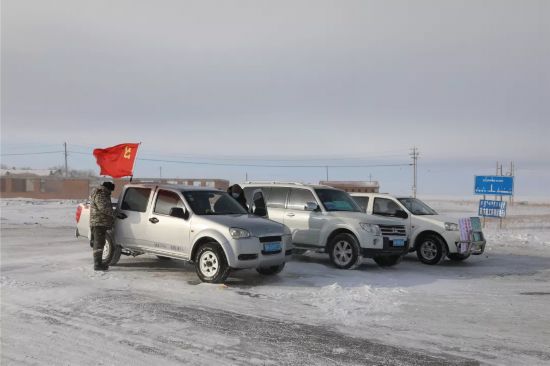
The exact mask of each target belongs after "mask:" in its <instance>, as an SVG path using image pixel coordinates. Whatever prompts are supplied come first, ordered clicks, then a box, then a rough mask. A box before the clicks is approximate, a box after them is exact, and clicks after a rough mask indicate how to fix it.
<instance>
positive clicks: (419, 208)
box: [398, 198, 437, 215]
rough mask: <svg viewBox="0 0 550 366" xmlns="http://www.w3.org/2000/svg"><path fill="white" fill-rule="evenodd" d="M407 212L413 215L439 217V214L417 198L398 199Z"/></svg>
mask: <svg viewBox="0 0 550 366" xmlns="http://www.w3.org/2000/svg"><path fill="white" fill-rule="evenodd" d="M398 200H399V202H401V203H402V204H403V205H404V206H405V207H406V208H407V210H409V211H410V212H411V213H412V214H413V215H437V212H435V210H434V209H433V208H431V207H430V206H428V205H427V204H425V203H424V202H422V201H420V200H419V199H416V198H398Z"/></svg>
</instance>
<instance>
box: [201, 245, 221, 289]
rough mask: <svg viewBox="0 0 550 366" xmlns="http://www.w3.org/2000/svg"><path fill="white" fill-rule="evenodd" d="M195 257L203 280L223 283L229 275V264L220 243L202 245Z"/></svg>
mask: <svg viewBox="0 0 550 366" xmlns="http://www.w3.org/2000/svg"><path fill="white" fill-rule="evenodd" d="M195 258H196V259H195V270H196V271H197V276H199V278H200V280H201V281H203V282H208V283H222V282H223V281H225V279H226V278H227V276H228V275H229V265H228V264H227V260H226V259H225V254H224V253H223V250H222V248H221V247H220V246H219V244H218V243H215V242H210V243H206V244H203V245H201V247H200V248H199V250H198V251H197V255H196V257H195Z"/></svg>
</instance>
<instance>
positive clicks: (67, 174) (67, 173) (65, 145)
mask: <svg viewBox="0 0 550 366" xmlns="http://www.w3.org/2000/svg"><path fill="white" fill-rule="evenodd" d="M63 147H64V148H65V178H67V177H68V176H69V165H68V163H67V142H64V143H63Z"/></svg>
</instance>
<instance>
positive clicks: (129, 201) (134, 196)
mask: <svg viewBox="0 0 550 366" xmlns="http://www.w3.org/2000/svg"><path fill="white" fill-rule="evenodd" d="M150 194H151V189H150V188H136V187H130V188H128V189H127V190H126V192H125V193H124V198H123V199H122V204H121V206H120V208H121V209H123V210H128V211H137V212H145V211H146V210H147V203H148V202H149V195H150Z"/></svg>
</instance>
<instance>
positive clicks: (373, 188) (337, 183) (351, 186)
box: [319, 180, 380, 193]
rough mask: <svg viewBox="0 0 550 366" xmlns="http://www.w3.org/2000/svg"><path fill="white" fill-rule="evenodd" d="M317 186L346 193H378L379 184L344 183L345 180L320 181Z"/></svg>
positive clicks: (363, 182) (364, 182)
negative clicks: (324, 186) (332, 188)
mask: <svg viewBox="0 0 550 366" xmlns="http://www.w3.org/2000/svg"><path fill="white" fill-rule="evenodd" d="M319 184H322V185H326V186H331V187H334V188H338V189H341V190H343V191H346V192H358V193H378V192H380V184H378V181H370V182H367V181H349V180H348V181H346V180H322V181H320V182H319Z"/></svg>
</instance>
